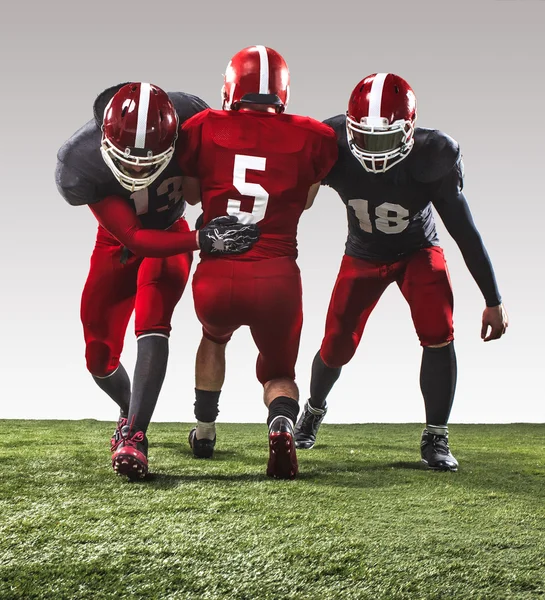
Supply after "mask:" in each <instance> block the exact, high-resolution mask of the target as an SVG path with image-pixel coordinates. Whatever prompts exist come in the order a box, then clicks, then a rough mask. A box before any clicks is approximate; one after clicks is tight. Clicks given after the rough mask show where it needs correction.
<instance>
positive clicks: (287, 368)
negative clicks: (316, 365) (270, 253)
mask: <svg viewBox="0 0 545 600" xmlns="http://www.w3.org/2000/svg"><path fill="white" fill-rule="evenodd" d="M272 260H274V261H275V263H273V262H272ZM272 260H271V261H263V262H265V263H268V264H266V265H263V266H264V269H263V271H262V272H261V273H260V274H259V277H258V278H256V279H255V281H254V290H255V294H254V296H253V298H252V306H251V307H249V308H248V311H249V314H250V319H251V322H250V331H251V333H252V337H253V339H254V341H255V343H256V346H257V348H258V350H259V358H258V363H257V376H258V379H259V380H260V381H261V383H265V382H267V381H270V380H271V379H276V378H280V377H288V378H294V377H295V363H296V361H297V355H298V353H299V343H300V338H301V329H302V325H303V302H302V286H301V274H300V272H299V268H298V266H297V264H296V263H295V261H294V260H292V259H289V258H286V259H272Z"/></svg>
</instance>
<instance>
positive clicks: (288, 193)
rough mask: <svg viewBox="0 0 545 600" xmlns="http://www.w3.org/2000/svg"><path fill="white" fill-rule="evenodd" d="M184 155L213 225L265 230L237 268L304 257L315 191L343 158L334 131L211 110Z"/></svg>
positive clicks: (305, 121)
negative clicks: (300, 241) (303, 221)
mask: <svg viewBox="0 0 545 600" xmlns="http://www.w3.org/2000/svg"><path fill="white" fill-rule="evenodd" d="M177 148H178V152H179V157H178V158H179V164H180V165H181V168H182V170H183V171H184V172H185V173H186V174H187V175H190V176H192V177H196V178H198V179H199V180H200V183H201V196H202V206H203V211H204V222H205V223H207V222H208V221H210V220H211V219H213V218H214V217H218V216H221V215H234V216H236V217H238V219H239V220H240V221H242V222H245V223H258V225H259V230H260V232H261V236H260V239H259V241H258V242H257V243H256V244H255V246H254V247H253V248H252V249H251V250H250V251H249V252H247V253H245V254H244V255H240V256H230V257H229V260H261V259H267V258H276V257H281V256H291V257H293V258H295V257H296V256H297V241H296V235H297V225H298V222H299V218H300V216H301V213H302V212H303V210H304V209H305V204H306V201H307V195H308V191H309V188H310V186H311V185H312V184H314V183H317V182H319V181H321V180H322V179H323V178H324V177H325V176H326V174H327V173H328V171H329V170H330V169H331V167H332V166H333V164H334V162H335V160H336V158H337V140H336V136H335V132H334V131H333V130H332V129H331V128H330V127H328V126H327V125H324V124H323V123H320V122H318V121H315V120H314V119H311V118H308V117H301V116H297V115H289V114H274V113H266V112H258V111H227V110H220V111H218V110H206V111H204V112H202V113H199V114H198V115H196V116H195V117H193V118H191V119H189V120H188V121H186V122H185V123H184V125H183V126H182V128H181V132H180V139H179V144H178V147H177ZM202 258H203V259H206V260H210V258H208V257H202Z"/></svg>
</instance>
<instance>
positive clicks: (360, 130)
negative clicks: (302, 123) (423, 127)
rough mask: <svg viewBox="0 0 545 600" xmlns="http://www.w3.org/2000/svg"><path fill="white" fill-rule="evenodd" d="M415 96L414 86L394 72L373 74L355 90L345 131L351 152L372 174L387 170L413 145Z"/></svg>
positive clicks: (405, 154) (404, 155) (407, 152)
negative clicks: (412, 87)
mask: <svg viewBox="0 0 545 600" xmlns="http://www.w3.org/2000/svg"><path fill="white" fill-rule="evenodd" d="M415 121H416V97H415V95H414V92H413V90H412V89H411V86H410V85H409V84H408V83H407V82H406V81H405V80H404V79H402V78H401V77H399V76H398V75H394V74H393V73H374V74H373V75H369V76H368V77H366V78H365V79H362V81H360V82H359V83H358V85H357V86H356V87H355V88H354V90H353V91H352V95H351V96H350V100H349V102H348V111H347V113H346V132H347V136H348V145H349V146H350V150H351V151H352V154H353V155H354V156H355V157H356V158H357V159H358V160H359V161H360V162H361V164H362V165H363V168H364V169H365V170H366V171H369V172H371V173H384V172H385V171H387V170H388V169H390V168H391V167H393V166H394V165H395V164H397V163H398V162H399V161H401V160H403V159H404V158H405V157H406V156H407V155H408V154H409V152H410V151H411V148H412V147H413V144H414V124H415Z"/></svg>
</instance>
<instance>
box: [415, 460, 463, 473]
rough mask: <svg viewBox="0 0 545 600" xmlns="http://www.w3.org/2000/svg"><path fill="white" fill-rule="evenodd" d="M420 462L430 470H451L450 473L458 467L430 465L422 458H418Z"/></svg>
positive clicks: (454, 471)
mask: <svg viewBox="0 0 545 600" xmlns="http://www.w3.org/2000/svg"><path fill="white" fill-rule="evenodd" d="M420 462H421V463H422V464H423V465H426V467H427V468H428V469H429V470H430V471H451V472H452V473H456V471H457V470H458V467H430V465H429V464H428V461H427V460H424V459H423V458H422V459H420Z"/></svg>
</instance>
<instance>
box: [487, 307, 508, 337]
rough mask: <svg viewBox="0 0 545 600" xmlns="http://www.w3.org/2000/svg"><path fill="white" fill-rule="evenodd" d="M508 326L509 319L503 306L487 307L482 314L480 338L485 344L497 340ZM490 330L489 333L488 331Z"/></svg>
mask: <svg viewBox="0 0 545 600" xmlns="http://www.w3.org/2000/svg"><path fill="white" fill-rule="evenodd" d="M508 326H509V317H508V316H507V312H506V311H505V308H503V304H498V306H487V307H486V308H485V309H484V312H483V325H482V327H481V338H482V339H483V340H484V341H485V342H489V341H490V340H499V339H500V338H501V336H502V335H503V334H504V333H505V330H506V329H507V327H508ZM489 328H490V333H489V332H488V329H489Z"/></svg>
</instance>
